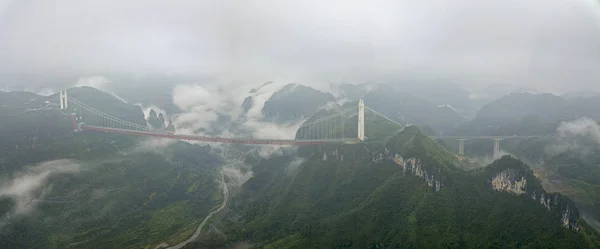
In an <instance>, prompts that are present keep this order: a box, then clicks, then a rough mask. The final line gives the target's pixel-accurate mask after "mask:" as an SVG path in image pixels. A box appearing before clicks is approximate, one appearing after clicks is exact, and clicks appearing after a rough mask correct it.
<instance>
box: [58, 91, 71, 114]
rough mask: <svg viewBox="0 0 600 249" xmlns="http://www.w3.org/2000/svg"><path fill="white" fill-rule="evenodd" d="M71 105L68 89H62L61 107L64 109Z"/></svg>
mask: <svg viewBox="0 0 600 249" xmlns="http://www.w3.org/2000/svg"><path fill="white" fill-rule="evenodd" d="M68 107H69V100H68V97H67V90H64V91H60V109H62V110H64V109H67V108H68Z"/></svg>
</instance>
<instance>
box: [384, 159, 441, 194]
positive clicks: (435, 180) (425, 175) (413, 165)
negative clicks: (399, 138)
mask: <svg viewBox="0 0 600 249" xmlns="http://www.w3.org/2000/svg"><path fill="white" fill-rule="evenodd" d="M392 161H393V162H394V163H396V164H398V165H399V166H400V167H402V171H403V172H404V174H408V175H412V176H416V177H419V178H421V179H423V180H425V181H426V182H427V185H428V186H429V187H432V188H433V190H434V191H435V192H439V191H440V190H441V189H442V187H443V183H442V181H441V180H440V179H439V177H436V176H435V175H434V174H432V173H429V172H427V170H426V169H425V167H423V163H422V162H421V160H419V159H417V158H408V159H404V158H402V156H400V155H398V154H396V155H394V157H393V158H392ZM438 173H439V172H438Z"/></svg>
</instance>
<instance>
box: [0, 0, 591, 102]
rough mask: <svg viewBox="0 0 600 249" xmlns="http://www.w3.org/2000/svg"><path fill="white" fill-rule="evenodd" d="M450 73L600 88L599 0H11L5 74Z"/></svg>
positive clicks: (298, 77) (1, 34) (6, 5)
mask: <svg viewBox="0 0 600 249" xmlns="http://www.w3.org/2000/svg"><path fill="white" fill-rule="evenodd" d="M148 72H154V73H165V74H174V75H203V76H205V75H215V76H217V77H219V79H221V80H240V81H257V82H264V81H267V80H280V79H281V80H290V81H312V82H321V81H323V82H325V81H339V80H346V81H351V82H360V81H364V80H398V79H403V78H406V77H431V78H443V79H452V80H455V81H459V82H462V83H478V84H489V83H510V84H518V85H522V86H529V87H536V88H542V89H544V90H550V91H566V90H575V89H586V88H593V89H597V90H600V80H599V79H600V5H599V4H598V2H597V1H596V0H527V1H517V0H505V1H482V0H452V1H448V0H420V1H416V0H369V1H367V0H365V1H354V0H339V1H337V0H329V1H322V0H303V1H286V0H256V1H248V0H214V1H213V0H210V1H204V0H169V1H167V0H163V1H159V0H97V1H91V0H89V1H88V0H0V78H1V77H8V76H10V75H35V76H36V77H38V78H39V77H42V78H43V77H55V76H57V75H76V76H92V75H108V74H111V73H134V74H136V73H148Z"/></svg>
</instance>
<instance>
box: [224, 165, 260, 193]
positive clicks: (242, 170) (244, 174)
mask: <svg viewBox="0 0 600 249" xmlns="http://www.w3.org/2000/svg"><path fill="white" fill-rule="evenodd" d="M221 173H223V175H225V176H227V177H228V178H229V179H230V180H231V181H232V182H233V183H234V184H235V186H236V187H239V186H242V185H243V184H244V183H246V182H247V181H248V180H249V179H250V178H252V176H253V175H254V173H253V172H252V169H251V167H250V166H248V165H245V164H244V163H243V162H242V161H240V160H236V161H234V162H231V163H229V164H226V165H224V166H223V167H222V168H221Z"/></svg>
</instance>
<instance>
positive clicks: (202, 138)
mask: <svg viewBox="0 0 600 249" xmlns="http://www.w3.org/2000/svg"><path fill="white" fill-rule="evenodd" d="M81 130H84V131H103V132H111V133H120V134H127V135H138V136H150V137H159V138H170V139H180V140H190V141H201V142H212V143H229V144H266V145H311V144H328V143H346V144H352V143H358V139H357V138H344V139H318V140H293V139H241V138H225V137H207V136H197V135H183V134H174V133H168V132H153V131H134V130H126V129H119V128H106V127H101V126H94V125H82V126H81Z"/></svg>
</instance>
